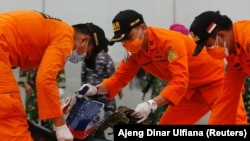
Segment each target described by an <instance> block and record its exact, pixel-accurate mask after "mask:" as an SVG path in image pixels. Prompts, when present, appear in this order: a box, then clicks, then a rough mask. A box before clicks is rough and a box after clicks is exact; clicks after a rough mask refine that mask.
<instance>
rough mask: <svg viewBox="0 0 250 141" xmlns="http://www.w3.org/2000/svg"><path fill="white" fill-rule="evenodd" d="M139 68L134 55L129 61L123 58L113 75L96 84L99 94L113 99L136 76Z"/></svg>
mask: <svg viewBox="0 0 250 141" xmlns="http://www.w3.org/2000/svg"><path fill="white" fill-rule="evenodd" d="M139 68H140V66H139V65H138V64H137V63H136V62H135V61H134V60H133V58H132V56H131V57H130V58H129V60H128V61H127V62H125V61H124V60H122V61H121V62H120V64H119V65H118V67H117V69H116V72H115V73H114V74H113V75H112V76H110V77H109V78H107V79H104V80H103V81H102V82H101V83H100V84H98V85H96V87H97V89H98V94H104V95H105V96H106V97H107V98H108V99H113V98H114V97H115V96H116V95H117V94H118V92H119V91H120V90H121V89H122V88H124V87H125V86H126V85H127V84H128V83H129V82H130V81H131V80H132V79H133V78H134V76H135V75H136V73H137V71H138V70H139Z"/></svg>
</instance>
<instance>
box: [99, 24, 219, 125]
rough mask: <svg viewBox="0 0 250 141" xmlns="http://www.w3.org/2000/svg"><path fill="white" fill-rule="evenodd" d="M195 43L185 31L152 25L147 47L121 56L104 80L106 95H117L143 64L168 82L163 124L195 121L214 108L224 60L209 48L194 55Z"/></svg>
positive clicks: (145, 68)
mask: <svg viewBox="0 0 250 141" xmlns="http://www.w3.org/2000/svg"><path fill="white" fill-rule="evenodd" d="M194 47H195V42H194V41H193V40H192V39H191V38H190V37H188V36H186V35H183V34H181V33H178V32H174V31H170V30H166V29H161V28H155V27H149V28H148V51H145V50H140V51H139V52H138V53H137V54H132V55H131V56H130V58H129V59H128V60H127V62H125V61H124V60H122V61H121V63H120V64H119V66H118V68H117V71H116V73H115V74H114V75H113V76H111V77H110V78H108V79H105V80H104V81H103V82H102V83H103V84H104V85H106V86H107V88H108V91H109V93H108V94H107V98H114V96H115V94H116V93H117V92H118V91H119V90H120V89H121V88H123V87H125V86H126V85H127V84H128V83H129V82H130V81H131V80H132V79H133V77H134V76H135V75H136V73H137V71H138V70H139V68H140V67H142V68H143V69H144V70H145V71H146V72H148V73H151V74H153V75H154V76H156V77H158V78H160V79H162V80H164V81H167V82H168V85H167V86H166V87H165V88H163V90H162V92H161V93H160V95H161V96H163V97H164V98H165V99H166V100H168V101H169V102H170V105H169V107H168V109H167V110H166V111H165V112H164V113H163V116H162V118H161V119H160V124H195V123H196V122H197V121H198V120H199V119H200V118H202V117H203V116H204V115H205V114H206V113H207V112H208V111H209V110H211V108H213V103H214V101H215V100H216V98H217V97H218V92H219V91H220V90H221V88H222V84H223V78H224V61H223V60H216V59H213V58H212V57H210V56H209V54H207V53H206V50H205V51H202V52H201V55H199V56H197V57H192V53H193V50H194Z"/></svg>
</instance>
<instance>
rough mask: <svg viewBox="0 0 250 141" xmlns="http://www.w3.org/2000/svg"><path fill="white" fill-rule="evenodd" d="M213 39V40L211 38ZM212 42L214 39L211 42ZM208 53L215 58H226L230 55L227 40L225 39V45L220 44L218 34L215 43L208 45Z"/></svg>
mask: <svg viewBox="0 0 250 141" xmlns="http://www.w3.org/2000/svg"><path fill="white" fill-rule="evenodd" d="M209 41H211V40H209ZM210 43H212V41H211V42H210ZM206 47H207V48H206V49H207V53H208V54H209V55H210V56H212V57H213V58H215V59H224V58H226V57H227V56H228V55H229V52H228V49H227V46H226V41H225V40H224V41H223V46H221V45H220V44H219V35H218V34H217V35H216V39H215V41H214V45H209V46H208V45H206Z"/></svg>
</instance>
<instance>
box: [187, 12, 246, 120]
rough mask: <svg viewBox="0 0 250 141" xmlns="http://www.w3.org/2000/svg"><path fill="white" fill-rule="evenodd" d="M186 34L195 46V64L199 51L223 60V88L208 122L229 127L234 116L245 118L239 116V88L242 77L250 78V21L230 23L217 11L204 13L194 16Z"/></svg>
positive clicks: (242, 109)
mask: <svg viewBox="0 0 250 141" xmlns="http://www.w3.org/2000/svg"><path fill="white" fill-rule="evenodd" d="M190 33H191V35H192V37H193V39H194V40H195V42H196V43H197V46H196V49H195V51H194V53H193V56H194V57H193V58H194V59H196V60H197V61H198V60H199V58H200V56H203V55H202V54H201V52H203V51H204V50H207V52H208V53H209V54H210V55H211V56H212V57H214V58H216V59H218V60H221V59H223V58H226V60H227V73H226V75H225V79H224V85H223V89H222V91H221V92H220V94H219V98H218V100H217V101H216V102H215V105H214V108H213V109H212V112H211V118H210V120H209V122H211V123H224V124H233V123H235V122H238V119H239V118H238V116H237V115H239V114H238V113H242V120H243V119H245V118H247V116H243V115H244V113H245V112H246V111H245V109H244V104H243V98H242V87H243V84H244V81H245V79H246V76H249V75H250V67H249V63H250V62H249V60H250V40H249V39H250V21H249V20H241V21H237V22H234V23H233V22H232V20H231V19H230V18H229V17H228V16H226V15H221V14H220V12H219V11H205V12H203V13H200V14H199V15H198V16H197V17H195V19H194V21H193V22H192V24H191V26H190ZM204 47H205V48H206V49H203V48H204ZM207 71H209V68H208V70H207ZM242 105H243V106H242ZM229 107H230V108H229Z"/></svg>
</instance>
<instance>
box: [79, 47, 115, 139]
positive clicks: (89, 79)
mask: <svg viewBox="0 0 250 141" xmlns="http://www.w3.org/2000/svg"><path fill="white" fill-rule="evenodd" d="M114 72H115V65H114V62H113V60H112V58H111V57H110V55H109V54H108V53H106V52H102V53H99V54H98V55H97V57H96V63H95V69H94V70H92V69H89V68H87V67H86V65H85V63H84V62H83V63H82V72H81V82H82V84H91V85H97V84H99V83H101V82H102V80H103V79H105V78H108V77H110V76H111V75H112V74H113V73H114ZM90 98H91V99H93V100H96V101H99V102H102V103H104V104H105V105H104V117H103V119H106V118H107V117H108V116H110V115H111V114H113V113H114V112H115V111H116V101H115V99H112V100H108V99H106V98H105V96H104V95H94V96H90ZM100 119H101V117H100V116H99V117H98V119H97V120H100ZM96 137H98V138H101V139H105V136H104V131H102V133H100V134H99V135H98V134H96Z"/></svg>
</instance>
